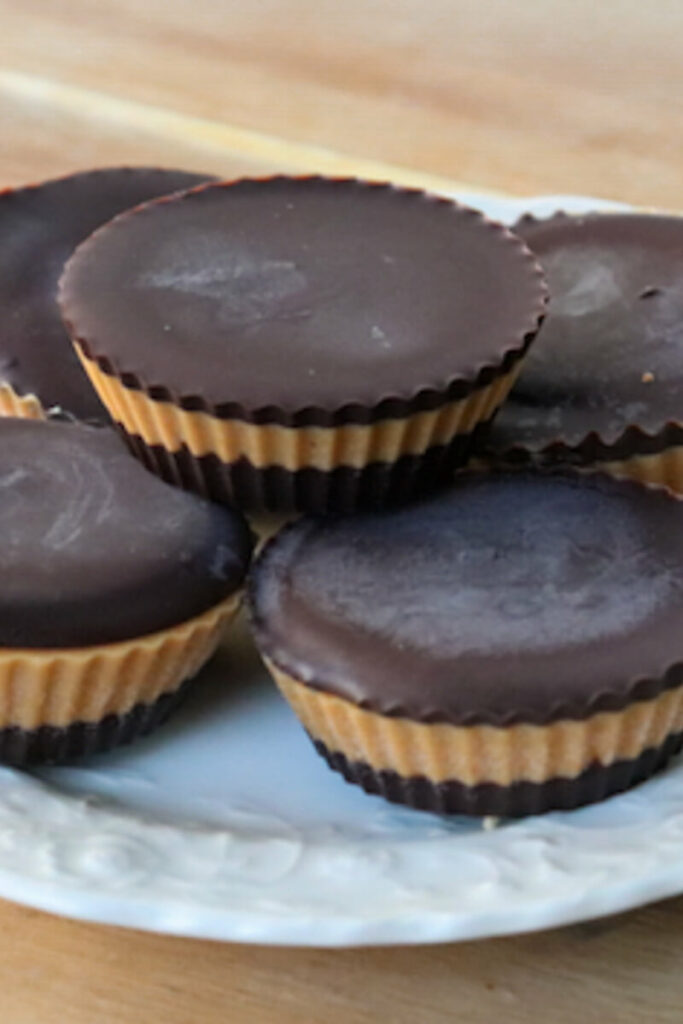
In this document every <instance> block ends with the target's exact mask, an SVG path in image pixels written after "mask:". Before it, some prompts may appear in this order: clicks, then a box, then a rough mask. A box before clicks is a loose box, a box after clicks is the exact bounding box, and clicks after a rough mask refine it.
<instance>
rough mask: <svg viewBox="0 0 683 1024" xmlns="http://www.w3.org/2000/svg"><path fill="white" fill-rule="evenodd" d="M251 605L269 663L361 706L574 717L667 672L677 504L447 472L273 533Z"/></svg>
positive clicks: (679, 543)
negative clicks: (432, 487) (432, 491)
mask: <svg viewBox="0 0 683 1024" xmlns="http://www.w3.org/2000/svg"><path fill="white" fill-rule="evenodd" d="M251 603H252V618H253V626H254V630H255V635H256V639H257V642H258V643H259V646H260V647H261V649H262V651H263V652H264V653H265V654H266V655H267V656H268V657H269V658H270V659H271V660H272V661H273V662H274V664H275V665H277V666H278V667H279V668H281V669H282V670H283V671H285V672H286V673H289V674H290V675H292V676H294V677H295V678H296V679H298V680H300V681H301V682H303V683H305V684H307V685H309V686H311V687H313V688H314V689H318V690H323V691H327V692H329V693H332V694H336V695H338V696H340V697H343V698H345V699H347V700H349V701H352V702H353V703H354V704H357V705H359V706H360V707H362V708H367V709H370V710H373V711H377V712H380V713H382V714H385V715H391V716H398V717H406V718H410V719H414V720H417V721H422V722H450V723H453V724H457V725H468V724H477V723H490V724H495V725H504V724H510V723H513V722H532V723H538V724H543V723H546V722H548V721H550V720H554V719H558V718H582V717H585V716H587V715H589V714H591V713H594V712H596V711H602V710H615V709H618V708H620V707H623V706H624V705H625V704H626V703H627V702H629V701H630V700H633V699H644V698H646V697H648V696H652V695H655V694H656V693H658V692H659V691H660V690H661V689H662V687H663V686H673V685H677V684H679V683H680V682H681V681H683V502H681V501H678V500H676V499H675V498H673V497H671V496H670V495H669V494H668V493H667V492H665V491H657V490H648V489H647V488H645V487H643V486H641V485H638V484H635V483H631V482H617V481H615V480H611V479H609V478H608V477H603V476H600V475H598V474H595V475H591V476H584V475H581V474H570V473H567V474H554V473H542V472H534V471H531V470H527V471H521V470H520V471H517V472H515V471H512V472H508V473H502V474H491V475H487V474H463V475H462V476H461V477H460V478H459V479H458V482H457V483H456V485H455V486H454V487H453V489H452V490H450V491H449V492H447V493H444V494H442V495H440V496H438V497H436V498H433V499H431V500H429V501H426V502H423V503H421V504H419V505H415V506H413V507H410V508H406V509H403V510H400V511H394V512H389V513H384V514H380V515H374V516H369V515H368V516H362V517H358V518H355V519H349V520H339V521H336V522H334V521H327V522H325V521H316V520H302V521H300V522H299V523H297V524H295V525H294V526H292V527H290V528H288V529H286V530H285V531H284V532H282V533H281V534H280V535H279V536H278V537H277V538H276V539H275V540H274V541H272V542H271V543H270V545H269V546H267V547H266V549H265V552H264V553H263V554H262V556H261V557H260V559H259V561H258V563H257V566H256V568H255V570H254V573H253V582H252V587H251Z"/></svg>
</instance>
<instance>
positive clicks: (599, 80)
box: [0, 0, 683, 1024]
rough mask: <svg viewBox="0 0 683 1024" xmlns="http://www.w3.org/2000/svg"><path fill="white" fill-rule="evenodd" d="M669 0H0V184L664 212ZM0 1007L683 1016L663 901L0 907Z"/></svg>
mask: <svg viewBox="0 0 683 1024" xmlns="http://www.w3.org/2000/svg"><path fill="white" fill-rule="evenodd" d="M682 52H683V5H681V4H680V0H655V2H651V3H649V4H641V3H636V2H631V0H612V2H610V3H604V4H597V3H596V2H595V0H516V2H515V0H510V2H506V0H191V2H181V0H144V2H143V3H141V2H140V0H60V2H58V3H57V2H49V0H0V139H2V144H1V146H0V184H15V183H16V184H19V183H23V182H26V181H30V180H37V179H40V178H43V177H49V176H53V175H56V174H58V173H62V172H67V171H69V170H72V169H76V168H82V167H88V166H97V165H100V166H102V165H107V164H120V163H124V162H132V163H144V162H151V163H157V162H158V163H164V164H167V165H176V166H185V167H187V168H195V169H197V170H206V171H213V172H218V173H222V174H224V175H225V176H233V175H237V174H243V173H253V172H259V173H267V172H269V171H272V170H276V169H277V170H284V171H294V172H306V171H315V170H318V171H322V172H326V173H332V174H344V173H357V174H362V175H368V176H373V177H380V178H387V177H388V178H393V179H394V180H396V181H400V182H404V183H413V184H419V185H425V186H428V187H431V188H436V189H439V188H454V187H458V186H460V187H463V186H465V187H471V188H478V189H489V190H496V191H502V192H509V193H513V194H520V195H523V194H532V193H538V192H556V193H557V192H587V193H592V194H594V195H600V196H606V197H611V198H617V199H623V200H628V201H632V202H640V203H645V204H648V205H656V206H665V207H669V208H678V209H683V173H682V171H683V133H682V132H681V123H682V121H683V62H682V61H681V53H682ZM0 932H1V934H2V936H3V939H2V947H1V948H2V955H1V956H0V1019H1V1020H2V1022H3V1024H5V1022H7V1024H51V1022H52V1021H60V1022H61V1024H133V1022H135V1024H139V1022H145V1024H146V1022H147V1021H155V1020H159V1021H164V1022H165V1024H200V1022H201V1024H218V1022H221V1024H222V1022H224V1021H230V1024H243V1022H244V1024H250V1022H259V1024H289V1022H292V1024H294V1022H296V1024H316V1022H321V1024H322V1022H323V1021H324V1022H326V1024H329V1022H331V1024H334V1022H337V1021H339V1022H342V1021H343V1022H345V1024H360V1022H368V1024H369V1022H375V1021H377V1020H382V1021H386V1022H387V1024H401V1022H404V1021H405V1022H408V1021H410V1022H418V1024H436V1022H440V1021H449V1022H451V1021H463V1022H467V1024H490V1022H493V1021H497V1020H503V1021H505V1022H506V1024H517V1022H532V1024H536V1022H538V1024H546V1022H548V1024H563V1022H569V1021H572V1022H574V1021H576V1020H581V1021H582V1022H584V1024H594V1022H595V1024H598V1022H599V1024H611V1022H617V1024H632V1022H636V1021H637V1022H648V1024H649V1022H655V1021H656V1022H658V1024H661V1022H668V1021H671V1022H673V1021H676V1022H678V1021H680V1020H681V1018H682V1017H683V972H681V968H680V964H681V961H682V959H683V900H672V901H669V902H668V903H665V904H662V905H660V906H657V907H652V908H648V909H643V910H640V911H637V912H634V913H631V914H628V915H625V916H623V917H620V918H617V919H612V920H610V921H607V922H598V923H594V924H587V925H582V926H578V927H573V928H571V929H566V930H563V931H558V932H554V933H551V934H546V935H535V936H527V937H520V938H513V939H505V940H498V941H490V942H480V943H467V944H463V945H456V946H442V947H436V948H425V949H394V950H392V949H386V950H356V951H353V950H350V951H342V952H334V951H311V950H308V951H305V950H285V949H282V950H281V949H266V948H250V947H240V946H228V945H219V944H212V943H206V942H193V941H181V940H177V939H170V938H164V937H160V936H155V935H143V934H138V933H134V932H126V931H121V930H117V929H111V928H103V927H95V926H90V925H83V924H77V923H72V922H69V921H63V920H58V919H56V918H50V917H48V916H46V915H43V914H40V913H37V912H35V911H31V910H25V909H22V908H18V907H15V906H12V905H11V904H0Z"/></svg>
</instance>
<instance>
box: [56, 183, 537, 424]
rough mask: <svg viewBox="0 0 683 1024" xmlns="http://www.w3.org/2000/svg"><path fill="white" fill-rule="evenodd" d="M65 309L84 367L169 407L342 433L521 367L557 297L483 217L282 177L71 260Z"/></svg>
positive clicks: (141, 226)
mask: <svg viewBox="0 0 683 1024" xmlns="http://www.w3.org/2000/svg"><path fill="white" fill-rule="evenodd" d="M124 299H125V301H123V300H124ZM60 301H61V306H62V312H63V315H64V318H65V321H66V323H67V325H68V327H69V330H70V333H71V335H72V337H73V339H74V340H75V342H76V343H77V344H78V345H79V346H80V348H81V349H82V351H83V353H84V355H85V356H86V357H87V358H88V359H90V360H93V361H96V362H97V364H98V366H99V368H100V369H101V370H102V371H103V372H104V373H108V374H112V375H115V376H118V377H120V379H121V381H122V382H123V384H124V385H125V386H126V387H127V388H129V389H139V390H143V391H145V392H146V394H147V395H148V396H149V397H150V398H152V399H154V400H155V401H159V402H169V403H173V404H175V405H177V406H180V407H181V408H182V409H184V410H186V411H188V412H206V413H208V414H209V415H211V416H214V417H217V418H226V419H231V420H233V419H240V420H245V421H247V422H251V423H259V424H263V423H268V424H271V423H277V424H280V425H282V426H287V427H301V426H320V427H335V426H338V425H340V424H349V423H356V424H367V423H371V422H374V421H376V420H388V419H398V418H402V417H405V416H408V415H411V414H413V413H415V412H422V411H426V410H430V409H435V408H438V407H439V406H441V405H442V404H444V402H447V401H456V400H458V399H461V398H464V397H465V396H466V395H468V394H469V393H470V392H471V391H472V390H474V389H478V388H482V387H484V386H485V385H487V384H490V383H491V382H492V381H493V380H494V379H495V378H496V377H497V376H499V375H501V374H503V373H507V372H509V371H510V370H512V368H513V367H514V365H515V363H516V362H517V360H518V359H519V358H520V357H521V356H522V355H523V354H524V352H525V351H526V349H527V347H528V345H529V344H530V343H531V341H532V339H533V337H534V335H535V333H536V330H537V328H538V324H539V322H540V319H541V318H542V315H543V312H544V309H545V301H546V292H545V288H544V284H543V280H542V275H541V272H540V270H539V268H538V266H537V264H536V263H535V261H534V260H533V258H532V257H531V255H530V254H529V252H528V251H527V249H526V248H525V247H524V246H523V245H522V243H521V242H520V241H519V240H518V239H516V238H515V237H514V236H513V235H511V234H510V232H508V231H507V230H506V229H505V228H503V227H502V226H500V225H496V224H493V223H492V222H489V221H486V220H485V219H484V218H483V217H482V216H481V215H480V214H478V213H476V212H475V211H472V210H467V209H465V208H463V207H459V206H458V205H457V204H454V203H451V202H449V201H448V200H445V199H439V198H437V197H432V196H427V195H425V194H423V193H419V192H413V191H410V190H406V189H398V188H393V187H391V186H387V185H371V184H367V183H362V182H356V181H336V180H329V179H323V178H307V179H291V178H274V179H270V180H266V181H258V180H247V181H242V182H238V183H233V184H219V185H216V186H209V187H207V188H203V189H198V190H195V191H193V192H192V193H189V194H188V195H186V196H185V197H184V198H182V199H179V200H175V199H172V200H169V201H160V202H156V203H151V204H148V205H147V206H145V207H143V208H141V209H140V210H138V211H136V212H135V213H134V214H131V215H123V216H121V217H120V218H117V220H116V221H114V222H113V223H112V224H110V225H108V226H107V227H106V229H103V230H101V231H99V232H96V233H95V234H94V235H93V236H92V237H91V238H90V239H89V240H88V241H87V242H86V243H84V244H83V245H82V246H80V247H79V249H78V251H77V252H76V254H75V255H74V256H73V257H72V259H71V260H70V261H69V264H68V266H67V268H66V270H65V273H64V275H63V278H62V283H61V290H60Z"/></svg>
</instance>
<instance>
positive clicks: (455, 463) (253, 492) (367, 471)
mask: <svg viewBox="0 0 683 1024" xmlns="http://www.w3.org/2000/svg"><path fill="white" fill-rule="evenodd" d="M119 429H120V430H121V433H122V435H123V437H124V439H125V440H126V442H127V444H128V445H129V447H130V449H131V451H132V452H133V454H134V455H135V456H136V457H137V458H138V459H140V461H141V462H142V463H143V464H144V465H145V466H147V468H148V469H150V470H151V471H152V472H153V473H156V475H157V476H160V477H161V478H162V480H165V481H166V482H167V483H170V484H175V485H176V486H177V487H183V488H184V489H185V490H189V491H195V492H197V493H198V494H201V495H203V496H205V497H208V498H210V499H212V500H213V501H216V502H219V503H221V504H227V505H235V506H236V507H238V508H240V509H244V510H246V511H249V512H254V513H261V512H279V513H283V514H288V513H295V512H306V513H308V514H312V515H325V514H334V515H345V514H349V513H352V512H355V511H361V510H368V511H369V510H375V509H382V508H387V507H392V506H395V505H401V504H403V503H405V502H407V501H410V500H412V499H414V498H417V497H421V496H422V495H425V494H428V493H430V492H431V491H434V490H436V489H438V487H439V486H441V485H443V484H446V483H448V482H449V480H450V478H451V476H452V474H453V472H454V471H455V470H456V469H458V468H459V467H461V466H462V465H464V463H465V462H466V461H467V459H468V458H469V457H470V455H471V454H472V453H473V452H474V451H475V450H477V449H478V448H479V447H480V445H481V440H482V438H483V437H485V436H486V433H487V431H488V429H489V423H481V424H478V425H477V427H475V429H474V430H473V431H472V432H471V433H469V434H461V435H458V436H457V437H455V438H454V440H453V441H452V442H451V443H450V444H449V445H438V446H435V447H433V448H429V449H428V450H427V451H426V452H425V453H423V454H422V455H405V456H403V457H402V458H400V459H398V460H397V461H396V462H375V463H371V464H370V465H369V466H366V467H364V468H362V469H354V468H352V467H350V466H339V467H338V468H336V469H333V470H330V471H324V470H319V469H300V470H296V471H291V470H288V469H284V468H283V467H281V466H267V467H264V468H260V469H259V468H257V467H256V466H254V465H253V464H252V463H251V462H249V461H248V460H247V459H244V458H242V459H239V460H237V461H236V462H232V463H225V462H223V461H222V460H221V459H220V458H219V457H218V456H217V455H214V454H208V455H203V456H196V455H193V454H192V453H191V452H190V450H189V449H188V448H187V447H186V446H185V445H183V447H182V448H180V449H178V451H175V452H169V451H168V450H167V449H166V448H164V447H163V446H162V445H148V444H147V443H146V442H145V441H144V440H143V439H142V438H141V437H139V436H137V435H129V434H126V432H125V431H124V430H123V428H122V427H119Z"/></svg>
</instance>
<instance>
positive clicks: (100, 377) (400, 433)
mask: <svg viewBox="0 0 683 1024" xmlns="http://www.w3.org/2000/svg"><path fill="white" fill-rule="evenodd" d="M76 351H77V352H78V355H79V357H80V359H81V362H82V364H83V366H84V368H85V371H86V373H87V374H88V376H89V378H90V380H91V382H92V384H93V386H94V388H95V390H96V391H97V394H98V395H99V397H100V399H101V400H102V402H103V403H104V405H105V406H106V407H107V409H108V410H109V412H110V414H111V416H112V417H113V419H115V420H116V421H117V422H118V423H120V424H121V426H122V427H123V428H124V430H125V431H126V432H127V433H128V434H130V435H134V436H138V437H141V438H142V440H143V441H144V442H145V443H146V444H147V445H161V446H163V447H164V448H165V449H166V450H167V451H169V452H175V451H178V450H179V449H180V448H181V447H182V446H183V445H186V446H187V447H188V448H189V450H190V452H191V453H192V454H193V455H195V456H197V457H201V456H204V455H208V454H210V453H211V454H215V455H217V456H218V458H219V459H221V460H222V461H223V462H225V463H233V462H236V461H237V460H238V459H241V458H246V459H247V460H248V461H249V462H250V463H251V464H252V465H253V466H255V467H256V468H257V469H261V468H264V467H267V466H280V467H282V468H283V469H287V470H290V471H296V470H298V469H302V468H312V469H318V470H322V471H326V470H331V469H335V468H336V467H339V466H349V467H351V468H355V469H361V468H363V467H364V466H367V465H369V464H371V463H375V462H386V463H393V462H395V461H397V460H398V459H399V458H400V457H401V456H404V455H421V454H423V453H424V452H426V451H428V450H429V449H430V448H433V447H436V446H440V445H447V444H449V443H450V442H451V441H452V440H453V439H454V438H455V437H456V436H458V435H467V434H469V433H471V432H472V430H473V429H474V428H475V427H476V426H477V424H478V423H485V422H486V421H487V420H489V419H490V418H491V417H492V416H493V414H494V412H495V411H496V409H497V408H498V406H499V405H500V404H501V403H502V402H503V401H504V400H505V398H506V396H507V394H508V392H509V391H510V388H511V387H512V385H513V384H514V381H515V378H516V376H517V374H518V372H519V370H520V369H521V361H519V360H518V362H517V363H516V364H515V366H514V367H513V368H512V369H511V370H510V371H508V373H506V374H504V375H503V376H500V377H496V378H495V379H494V380H493V381H492V382H491V383H490V384H488V385H487V386H485V387H482V388H479V389H477V390H476V391H473V392H472V393H471V394H470V395H468V396H467V397H465V398H462V399H460V400H458V401H455V402H446V403H444V405H443V406H441V407H440V408H438V409H434V410H431V411H428V412H418V413H414V414H413V415H411V416H407V417H404V418H401V419H386V420H379V421H378V422H376V423H372V424H369V425H367V426H366V425H358V424H346V425H343V426H337V427H315V426H311V427H283V426H280V425H278V424H253V423H247V422H244V421H243V420H236V419H219V418H218V417H216V416H211V415H209V414H208V413H205V412H188V411H187V410H185V409H181V408H180V407H179V406H177V405H174V404H173V403H171V402H164V401H156V400H155V399H151V398H149V396H148V395H146V394H145V393H144V392H143V391H137V390H133V389H132V388H127V387H126V386H125V385H123V384H122V383H121V381H120V380H119V379H118V378H117V377H113V376H111V375H109V374H106V373H104V372H103V371H102V370H101V369H100V368H99V366H98V365H97V363H96V362H95V361H94V360H91V359H89V358H88V357H87V356H85V355H84V354H83V352H82V351H81V350H80V347H79V346H78V345H76Z"/></svg>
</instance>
